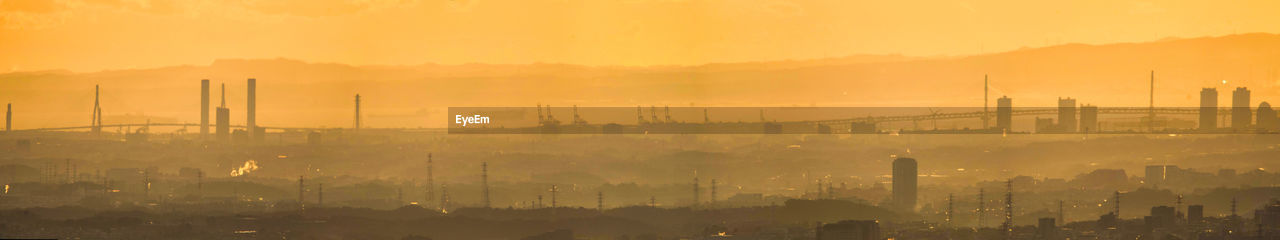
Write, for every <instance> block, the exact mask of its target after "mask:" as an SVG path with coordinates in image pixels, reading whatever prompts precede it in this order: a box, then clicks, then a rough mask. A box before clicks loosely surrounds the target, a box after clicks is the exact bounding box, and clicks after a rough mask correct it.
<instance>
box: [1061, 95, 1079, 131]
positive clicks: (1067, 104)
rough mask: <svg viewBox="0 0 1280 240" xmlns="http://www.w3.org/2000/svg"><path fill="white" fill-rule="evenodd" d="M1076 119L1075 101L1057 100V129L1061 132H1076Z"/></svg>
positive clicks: (1069, 99) (1077, 127) (1068, 99)
mask: <svg viewBox="0 0 1280 240" xmlns="http://www.w3.org/2000/svg"><path fill="white" fill-rule="evenodd" d="M1078 123H1079V122H1077V118H1076V100H1075V99H1071V98H1058V128H1059V130H1061V131H1062V132H1076V130H1077V129H1079V125H1078Z"/></svg>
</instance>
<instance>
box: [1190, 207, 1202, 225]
mask: <svg viewBox="0 0 1280 240" xmlns="http://www.w3.org/2000/svg"><path fill="white" fill-rule="evenodd" d="M1203 222H1204V205H1191V206H1187V223H1188V224H1201V223H1203Z"/></svg>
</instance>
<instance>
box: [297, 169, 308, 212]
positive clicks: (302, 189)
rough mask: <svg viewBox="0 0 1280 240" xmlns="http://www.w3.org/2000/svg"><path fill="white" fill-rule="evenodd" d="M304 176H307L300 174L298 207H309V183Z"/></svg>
mask: <svg viewBox="0 0 1280 240" xmlns="http://www.w3.org/2000/svg"><path fill="white" fill-rule="evenodd" d="M304 177H306V176H298V209H306V208H307V207H306V205H307V198H306V195H305V194H306V193H307V184H306V179H304Z"/></svg>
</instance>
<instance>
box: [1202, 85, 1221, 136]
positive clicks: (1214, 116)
mask: <svg viewBox="0 0 1280 240" xmlns="http://www.w3.org/2000/svg"><path fill="white" fill-rule="evenodd" d="M1216 128H1218V89H1217V88H1203V89H1200V130H1206V131H1207V130H1213V129H1216Z"/></svg>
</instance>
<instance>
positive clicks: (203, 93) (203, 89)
mask: <svg viewBox="0 0 1280 240" xmlns="http://www.w3.org/2000/svg"><path fill="white" fill-rule="evenodd" d="M200 140H209V79H203V80H200Z"/></svg>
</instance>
